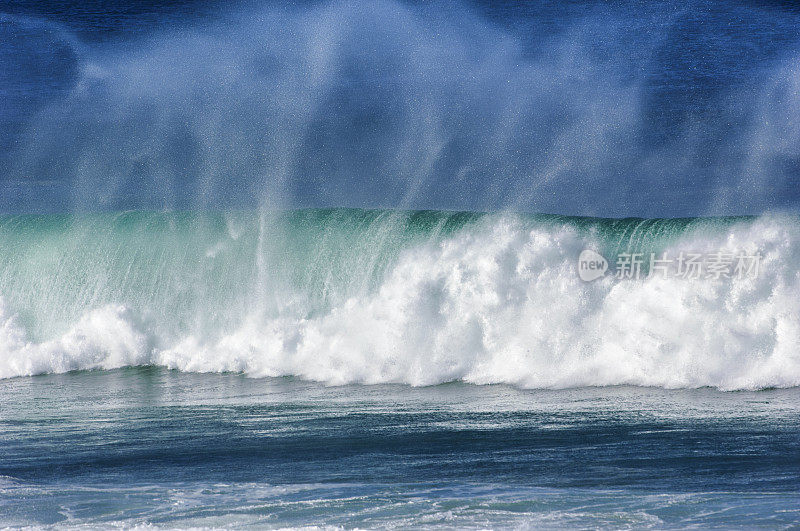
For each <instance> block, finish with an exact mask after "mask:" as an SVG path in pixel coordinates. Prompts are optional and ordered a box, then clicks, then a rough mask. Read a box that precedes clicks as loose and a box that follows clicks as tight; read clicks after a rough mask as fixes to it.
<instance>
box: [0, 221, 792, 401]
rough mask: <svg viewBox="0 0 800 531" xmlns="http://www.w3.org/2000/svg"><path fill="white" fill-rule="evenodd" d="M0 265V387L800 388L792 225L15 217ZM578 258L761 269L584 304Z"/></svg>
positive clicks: (629, 285) (4, 228)
mask: <svg viewBox="0 0 800 531" xmlns="http://www.w3.org/2000/svg"><path fill="white" fill-rule="evenodd" d="M0 248H3V249H4V250H5V252H4V253H3V255H2V256H0V293H1V294H2V301H1V302H0V377H3V378H9V377H15V376H21V375H33V374H40V373H49V372H64V371H70V370H84V369H111V368H117V367H123V366H130V365H160V366H165V367H169V368H174V369H179V370H182V371H202V372H219V371H241V372H244V373H246V374H248V375H251V376H255V377H264V376H284V375H293V376H298V377H301V378H305V379H311V380H317V381H322V382H326V383H330V384H346V383H368V384H369V383H379V382H398V383H407V384H412V385H430V384H438V383H442V382H449V381H454V380H463V381H466V382H471V383H476V384H491V383H509V384H514V385H518V386H522V387H535V388H563V387H577V386H596V385H621V384H630V385H641V386H661V387H668V388H680V387H701V386H712V387H717V388H720V389H725V390H734V389H759V388H766V387H789V386H797V385H800V352H799V351H798V348H797V346H798V345H800V297H799V296H798V295H800V277H799V276H798V272H797V268H796V264H797V263H798V262H799V261H800V224H798V222H797V220H796V219H795V218H793V217H792V218H789V217H761V218H738V219H737V218H706V219H702V218H696V219H680V220H641V219H626V220H604V219H597V218H568V217H557V216H522V215H512V214H473V213H453V212H434V211H423V212H398V211H378V210H374V211H364V210H350V209H328V210H301V211H290V212H281V213H272V214H268V213H257V212H230V213H219V214H198V213H193V214H188V213H146V212H130V213H121V214H114V215H108V214H99V215H84V216H13V217H5V218H2V220H1V221H0ZM586 248H591V249H595V250H598V251H600V252H602V253H603V254H604V255H605V256H608V257H612V256H614V254H615V253H619V252H623V251H626V252H642V253H650V252H657V253H662V252H668V253H671V254H677V253H679V252H680V251H693V252H706V253H711V252H716V251H725V252H730V253H743V252H746V253H748V254H755V253H760V254H761V256H762V259H761V263H760V269H759V272H758V275H749V276H743V277H741V278H740V277H736V276H734V277H733V278H720V279H714V278H694V279H692V278H689V279H683V278H677V277H675V276H669V275H652V276H647V275H644V276H642V277H641V278H639V279H617V278H615V277H614V276H613V275H611V274H608V275H606V276H604V277H603V278H601V279H598V280H595V281H594V282H584V281H582V280H581V279H580V278H579V277H578V274H577V268H576V264H577V257H578V255H579V254H580V252H581V251H582V250H583V249H586Z"/></svg>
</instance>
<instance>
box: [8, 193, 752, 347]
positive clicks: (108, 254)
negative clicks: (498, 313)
mask: <svg viewBox="0 0 800 531" xmlns="http://www.w3.org/2000/svg"><path fill="white" fill-rule="evenodd" d="M504 216H505V217H504ZM508 217H511V218H513V219H514V222H515V223H518V224H520V225H521V226H523V227H526V228H530V229H534V228H537V227H538V228H545V229H548V230H553V233H554V234H555V233H556V230H557V229H558V228H560V227H564V226H567V227H571V228H573V229H575V230H577V231H579V232H580V233H583V234H585V235H586V236H587V238H589V239H590V240H591V241H595V242H597V243H598V247H599V249H598V250H600V251H601V252H603V253H604V254H606V255H607V256H612V255H613V254H614V253H617V252H622V251H631V252H646V253H649V252H657V251H658V250H659V249H660V248H662V247H663V246H665V245H667V244H669V243H670V242H671V241H673V240H674V239H675V238H677V237H679V236H680V235H681V234H684V233H686V232H687V231H689V230H709V231H715V230H720V229H724V227H726V226H729V225H730V224H731V223H733V222H735V221H744V220H747V219H748V218H684V219H653V220H642V219H619V220H612V219H599V218H577V217H564V216H552V215H513V216H512V215H510V214H509V215H502V214H484V213H471V212H446V211H390V210H358V209H309V210H297V211H288V212H273V213H259V212H254V211H249V212H248V211H242V212H218V213H193V212H168V213H157V212H123V213H117V214H92V215H48V216H6V217H1V218H0V295H1V296H2V297H3V298H4V299H5V302H6V305H7V307H8V308H10V309H11V310H10V311H13V312H15V313H17V315H18V319H19V320H20V321H21V323H22V325H23V326H24V327H25V329H26V330H28V331H29V334H30V337H28V339H29V340H32V341H41V340H43V339H47V338H49V337H53V336H55V335H56V334H60V333H63V332H64V331H65V330H66V328H68V327H69V326H70V325H71V324H74V323H75V321H76V319H78V318H79V317H80V316H82V315H84V314H85V313H86V311H87V310H91V309H94V308H99V307H102V306H104V305H107V304H124V305H126V306H128V307H131V308H133V309H135V310H136V313H137V315H140V316H142V318H143V319H147V320H148V321H149V322H150V323H151V326H155V327H157V328H159V329H160V331H161V333H162V334H164V336H165V337H168V336H170V335H176V334H178V333H179V332H180V331H181V330H187V329H190V330H194V331H195V333H199V334H202V333H203V332H204V331H207V332H211V331H218V330H221V329H230V328H232V327H235V326H236V325H237V324H239V323H241V322H242V321H243V320H244V319H246V318H247V317H248V316H253V315H254V314H257V313H259V312H261V313H265V312H266V313H270V312H273V313H274V312H276V311H277V310H278V309H280V310H281V311H286V309H287V308H288V309H290V310H292V309H293V311H295V312H296V313H297V314H298V315H303V316H307V317H313V316H314V315H316V314H318V313H320V312H325V311H328V310H329V309H330V308H332V307H335V306H337V305H341V304H343V303H344V302H345V301H346V300H347V299H348V298H351V297H357V296H360V295H363V294H365V293H369V292H371V291H374V290H376V289H378V287H379V286H380V283H381V280H382V279H383V277H384V275H385V273H386V271H387V269H388V268H390V267H391V265H392V264H394V263H395V262H396V261H397V259H398V256H399V254H400V253H401V252H403V251H404V250H406V249H409V248H412V247H414V246H417V245H422V244H425V243H429V242H436V241H439V240H441V239H443V238H446V237H448V236H451V235H453V234H455V233H459V232H461V231H467V230H479V228H480V227H485V226H487V225H490V224H492V223H496V222H499V220H500V219H508ZM554 237H555V236H554ZM7 311H8V310H7Z"/></svg>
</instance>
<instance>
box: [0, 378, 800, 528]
mask: <svg viewBox="0 0 800 531" xmlns="http://www.w3.org/2000/svg"><path fill="white" fill-rule="evenodd" d="M0 404H2V406H1V407H0V440H2V444H0V525H9V526H15V525H26V524H33V525H58V526H64V525H85V524H89V525H93V526H103V527H106V526H116V525H120V526H132V525H144V524H150V525H155V526H159V527H175V526H179V527H185V526H226V527H229V526H235V525H239V524H259V525H263V526H268V527H285V526H292V527H295V526H308V525H332V526H343V527H376V526H380V527H409V526H420V525H423V526H433V527H437V526H443V527H452V526H457V527H487V526H488V527H498V526H515V527H519V526H522V527H525V526H548V527H562V526H563V527H574V526H592V527H594V526H613V527H620V526H622V527H627V526H635V527H642V526H655V527H686V526H701V527H739V526H741V527H745V526H746V527H752V526H767V527H790V526H794V525H798V524H800V510H798V507H800V494H798V492H800V457H799V456H800V423H798V417H799V416H800V391H798V389H796V388H795V389H776V390H764V391H758V392H720V391H716V390H711V389H696V390H687V389H683V390H664V389H654V388H636V387H606V388H583V389H570V390H520V389H517V388H514V387H509V386H505V385H489V386H475V385H469V384H463V383H450V384H443V385H437V386H432V387H409V386H405V385H373V386H364V385H353V386H338V387H331V386H325V385H322V384H317V383H309V382H305V381H301V380H297V379H293V378H274V379H273V378H267V379H262V378H248V377H246V376H243V375H240V374H190V373H181V372H177V371H170V370H165V369H161V368H156V367H141V368H125V369H118V370H112V371H80V372H71V373H66V374H51V375H43V376H36V377H21V378H12V379H7V380H2V381H0Z"/></svg>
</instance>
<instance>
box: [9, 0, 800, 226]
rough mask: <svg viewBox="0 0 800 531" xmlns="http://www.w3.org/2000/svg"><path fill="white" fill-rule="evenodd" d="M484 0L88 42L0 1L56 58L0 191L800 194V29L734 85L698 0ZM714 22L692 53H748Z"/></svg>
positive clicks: (772, 21) (554, 200)
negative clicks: (506, 10) (568, 5)
mask: <svg viewBox="0 0 800 531" xmlns="http://www.w3.org/2000/svg"><path fill="white" fill-rule="evenodd" d="M543 6H545V7H546V6H547V4H543ZM545 7H543V8H542V10H543V11H545ZM550 9H552V6H550ZM699 9H700V8H698V10H699ZM479 11H480V10H478V9H474V8H467V7H465V6H441V5H440V6H436V7H435V8H434V7H431V6H427V7H420V6H410V5H406V4H402V3H399V2H393V1H379V2H369V3H362V2H346V1H334V2H324V3H321V4H312V5H304V6H299V7H293V8H291V9H282V8H278V7H269V6H267V7H252V6H250V7H241V6H240V7H238V8H237V9H236V10H229V12H225V11H224V10H222V11H221V12H220V13H219V15H218V17H217V20H215V21H213V22H208V21H203V22H197V21H195V22H191V23H190V22H185V23H182V24H177V25H175V27H169V28H168V29H164V28H161V29H159V30H157V31H154V32H153V33H152V34H149V35H144V36H141V35H140V36H139V37H138V38H137V39H129V40H122V41H112V42H101V43H93V44H92V45H91V46H84V45H82V44H80V39H78V38H76V37H74V36H72V35H71V34H70V33H69V31H68V30H66V29H64V28H60V27H59V26H58V25H57V24H56V23H50V22H48V23H45V22H42V21H37V19H35V18H33V19H32V18H31V17H22V16H17V15H5V16H4V17H3V19H2V25H1V26H0V27H2V30H3V32H4V34H5V35H8V36H10V37H11V38H10V39H9V41H8V42H11V43H12V44H11V45H9V44H3V45H2V46H0V47H7V46H13V48H12V51H14V52H15V53H14V54H11V53H7V54H6V55H3V56H2V57H3V62H4V66H6V67H8V70H9V71H13V72H17V73H19V72H22V73H23V78H25V79H28V78H30V80H31V83H33V84H34V85H36V83H37V81H36V75H35V74H36V72H41V71H47V72H51V71H52V72H58V77H57V78H56V79H51V80H49V82H48V83H44V82H41V80H39V85H41V84H45V85H48V86H51V88H50V89H48V91H45V92H42V91H41V90H40V91H34V93H36V94H40V95H41V94H43V95H41V97H39V99H38V100H36V101H28V100H26V101H22V100H20V98H18V99H17V100H13V99H12V100H10V101H12V103H11V104H9V106H8V109H9V111H8V113H9V115H10V116H11V118H13V120H12V119H11V118H8V119H7V120H6V121H7V123H9V124H11V123H12V122H13V124H14V128H13V135H12V138H11V139H8V138H7V139H6V144H8V146H7V147H8V149H7V150H6V151H7V155H6V156H5V157H4V161H5V162H4V167H5V168H6V169H5V170H4V171H3V176H2V177H0V186H2V197H0V208H2V209H4V210H6V211H9V210H10V211H16V210H23V211H24V210H37V211H47V210H51V211H52V210H62V211H63V210H97V209H102V210H108V209H120V208H157V209H161V208H182V209H183V208H197V207H250V206H256V205H270V206H278V207H297V206H313V207H319V206H357V207H411V208H452V209H478V210H493V209H498V208H505V207H511V208H514V209H523V210H529V211H545V212H557V213H568V214H582V215H607V216H622V215H686V214H691V215H700V214H741V213H759V212H762V211H764V210H767V209H783V208H787V207H788V208H795V207H796V206H797V205H798V204H800V192H798V186H797V183H798V175H800V151H799V150H800V129H799V127H800V126H798V124H800V114H798V113H800V107H798V105H799V104H798V100H799V99H800V98H799V97H798V94H797V90H798V89H797V87H798V74H797V72H798V70H797V68H798V67H797V65H798V64H799V63H798V59H797V56H798V54H797V50H798V48H797V47H795V44H794V43H793V42H791V40H790V39H789V38H785V37H782V38H783V40H782V41H781V42H782V47H779V48H778V49H772V48H775V46H773V47H772V48H770V47H768V46H766V45H765V46H764V48H765V49H766V48H769V49H770V51H769V54H767V55H768V57H766V58H761V57H751V56H752V54H751V56H747V54H746V53H745V54H744V58H743V59H742V61H743V63H742V64H740V65H736V68H732V69H730V68H729V69H728V70H733V71H736V70H737V69H744V70H743V72H740V73H739V74H738V75H737V76H733V77H734V78H735V81H736V82H735V83H726V80H725V79H722V80H716V81H715V80H714V79H713V78H714V76H715V72H716V71H717V70H719V68H718V67H715V66H714V65H713V64H703V63H702V62H699V61H695V63H692V61H693V60H694V56H691V55H690V56H689V57H688V59H686V58H683V57H682V56H681V54H685V53H689V52H686V51H685V50H686V49H690V48H691V46H692V45H695V46H697V43H696V42H692V41H691V37H687V36H683V34H682V33H681V32H682V31H687V34H689V35H691V33H689V32H688V30H687V28H686V26H687V25H691V24H692V23H694V22H693V19H692V18H691V16H690V15H691V11H690V10H682V9H677V8H672V7H669V6H666V7H665V8H664V9H660V10H658V12H656V10H654V9H645V8H641V7H636V6H633V7H632V6H625V7H621V8H616V9H614V8H611V7H606V8H603V9H600V8H597V7H586V9H585V10H583V11H582V12H581V14H578V15H575V14H573V15H572V16H570V17H568V18H566V20H567V21H566V22H565V23H563V24H562V26H561V27H559V28H558V29H557V30H553V29H552V28H549V27H548V26H547V24H546V23H544V22H542V21H539V22H538V23H536V20H535V19H534V23H531V24H529V25H526V26H523V28H524V29H523V30H520V29H519V28H516V27H514V24H510V23H508V24H504V23H501V22H502V21H501V22H498V21H497V20H493V19H490V18H487V17H486V16H484V15H483V14H481V13H480V12H479ZM687 12H689V15H687ZM730 16H731V17H738V18H737V20H741V19H742V18H743V17H747V20H748V21H749V23H750V24H751V25H753V26H755V27H756V28H757V29H758V28H762V29H764V31H766V29H765V28H772V29H771V31H772V32H773V36H772V38H773V40H776V41H777V40H778V37H781V35H782V34H781V33H780V32H781V28H786V27H787V26H788V27H791V25H792V24H793V22H792V21H793V20H794V23H796V22H797V20H798V19H797V17H796V15H795V14H793V13H783V12H781V11H778V10H776V9H774V8H772V10H769V9H766V8H765V9H762V10H759V9H756V8H742V7H740V6H733V7H732V8H731V14H730ZM687 17H688V18H687ZM792 17H795V18H792ZM687 21H688V22H687ZM512 22H513V19H512ZM689 29H692V28H689ZM716 29H719V28H715V30H716ZM721 31H729V30H724V28H723V29H722V30H720V32H721ZM720 32H717V33H714V32H710V33H709V35H708V36H707V40H706V41H703V44H702V46H704V47H705V48H703V49H701V50H700V51H696V50H695V52H692V53H695V54H696V56H702V57H705V56H706V54H709V55H713V54H714V53H718V54H719V56H720V57H721V58H720V62H724V61H732V60H735V57H737V55H736V53H737V52H735V51H731V50H727V51H725V50H722V49H721V44H720V43H721V42H723V41H724V39H725V38H730V36H727V37H726V36H725V35H724V34H722V33H720ZM755 33H757V32H755ZM784 33H786V32H785V31H784ZM776 35H777V36H776ZM734 37H735V35H734ZM764 38H765V39H768V38H769V35H767V36H766V37H764ZM682 43H683V44H682ZM731 48H733V47H731ZM20 50H24V51H25V53H26V54H27V57H28V59H26V60H25V61H22V62H21V63H20V61H21V60H20V59H19V57H20V56H19V53H18V52H19V51H20ZM690 51H691V50H690ZM671 55H678V56H681V57H679V60H676V59H671ZM740 55H741V54H740ZM665 57H666V58H665ZM15 58H16V59H15ZM762 59H764V60H762ZM14 61H17V63H19V64H17V63H14ZM669 61H673V62H675V63H676V64H677V65H678V66H675V65H673V66H672V67H671V68H672V71H670V72H668V73H667V74H669V75H671V76H672V77H673V78H674V79H671V80H670V79H667V80H666V81H665V80H664V79H663V78H658V75H657V72H659V68H663V66H664V63H665V62H669ZM681 61H683V62H681ZM748 61H749V62H748ZM712 63H713V61H712ZM54 65H55V66H54ZM56 66H57V68H56ZM26 68H27V70H26ZM715 68H716V70H715ZM703 69H705V73H704V75H705V77H706V78H707V79H704V80H701V81H700V82H698V86H701V88H702V90H700V89H698V90H697V91H696V92H694V93H692V94H690V95H689V96H686V95H685V94H684V95H683V97H681V95H680V94H679V93H680V91H681V90H684V89H685V87H686V85H687V83H688V84H690V83H691V82H692V80H690V79H688V78H687V79H684V80H681V76H689V75H690V74H691V73H692V72H698V71H699V72H701V73H703V72H704V70H703ZM669 75H666V74H665V75H664V77H669ZM25 76H27V77H25ZM695 81H696V80H695ZM8 86H9V87H12V84H11V83H10V82H9V84H8ZM682 87H683V88H682ZM670 91H672V92H673V93H678V96H675V95H674V94H673V95H670V94H669V93H670ZM8 92H9V93H10V92H11V90H10V89H9V91H8ZM26 94H27V93H26ZM23 99H24V98H23ZM28 99H30V98H28ZM701 100H702V101H701ZM19 109H23V110H19Z"/></svg>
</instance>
